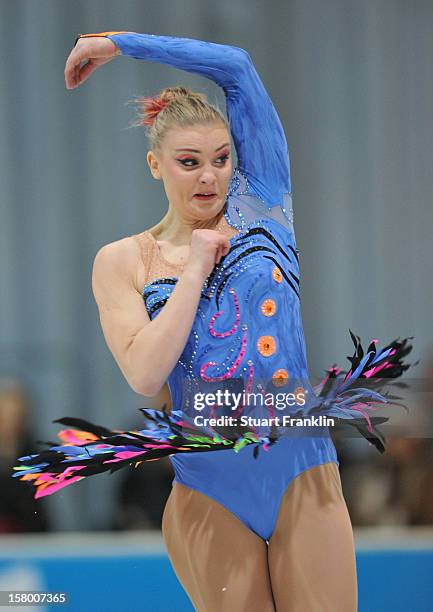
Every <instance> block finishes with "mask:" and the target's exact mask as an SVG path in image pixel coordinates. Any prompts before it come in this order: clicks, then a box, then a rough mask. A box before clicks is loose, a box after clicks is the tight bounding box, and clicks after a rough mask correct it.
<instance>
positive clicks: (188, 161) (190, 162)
mask: <svg viewBox="0 0 433 612" xmlns="http://www.w3.org/2000/svg"><path fill="white" fill-rule="evenodd" d="M228 159H230V155H229V154H226V155H221V157H218V158H217V160H216V161H217V162H219V163H220V164H221V165H224V164H225V163H226V161H227V160H228ZM177 161H178V162H179V163H180V164H181V165H182V166H184V167H185V168H194V167H195V166H198V161H197V160H196V159H194V158H193V157H184V158H182V159H179V158H178V159H177Z"/></svg>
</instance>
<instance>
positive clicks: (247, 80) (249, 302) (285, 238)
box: [15, 32, 411, 540]
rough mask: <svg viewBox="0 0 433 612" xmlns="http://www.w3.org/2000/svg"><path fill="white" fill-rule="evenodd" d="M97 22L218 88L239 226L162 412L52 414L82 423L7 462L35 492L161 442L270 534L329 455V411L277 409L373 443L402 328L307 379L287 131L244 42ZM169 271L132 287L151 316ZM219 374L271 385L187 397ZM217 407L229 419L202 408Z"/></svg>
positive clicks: (180, 465)
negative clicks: (289, 500)
mask: <svg viewBox="0 0 433 612" xmlns="http://www.w3.org/2000/svg"><path fill="white" fill-rule="evenodd" d="M98 35H99V36H107V37H108V38H110V39H111V40H112V41H113V42H114V43H115V45H116V46H117V47H118V49H120V51H121V53H122V54H123V55H129V56H132V57H134V58H137V59H143V60H148V61H154V62H161V63H164V64H169V65H171V66H174V67H177V68H180V69H183V70H187V71H190V72H193V73H196V74H199V75H201V76H205V77H207V78H209V79H211V80H213V81H214V82H215V83H217V84H218V85H219V86H221V87H222V88H223V90H224V92H225V96H226V102H227V114H228V119H229V123H230V130H231V134H232V137H233V140H234V144H235V147H236V152H237V156H238V167H237V169H236V171H235V172H234V175H233V178H232V181H231V185H230V189H229V194H228V197H227V201H226V206H225V213H224V214H225V218H226V220H227V222H228V223H229V225H231V226H233V227H234V228H236V229H237V230H238V231H239V233H238V234H237V235H236V236H234V237H233V238H231V240H230V245H231V248H230V251H229V253H228V254H227V255H226V256H225V257H224V258H222V260H221V262H220V263H219V264H217V265H216V266H215V267H214V269H213V271H212V272H211V274H210V275H209V276H208V278H207V279H206V281H205V283H204V285H203V287H202V292H201V299H200V303H199V306H198V309H197V313H196V316H195V320H194V323H193V326H192V330H191V333H190V336H189V339H188V341H187V344H186V346H185V348H184V350H183V353H182V355H181V357H180V359H179V361H178V363H177V364H176V366H175V368H174V369H173V371H172V372H171V374H170V376H169V379H168V385H169V388H170V392H171V396H172V403H173V410H172V413H171V414H170V415H165V414H163V413H161V412H158V411H154V410H150V409H142V412H143V415H144V417H145V418H146V419H147V421H148V424H149V425H148V428H147V429H143V430H140V431H138V432H113V431H110V430H108V429H106V428H104V427H100V426H96V425H93V424H90V423H88V422H87V421H83V420H81V419H76V418H65V419H60V420H59V421H58V422H61V423H63V424H66V425H72V426H78V427H79V428H80V429H81V430H82V431H81V432H79V431H77V430H66V431H64V432H61V435H60V437H61V439H62V441H63V442H64V443H63V444H62V445H59V446H57V447H51V448H49V449H47V450H46V451H44V452H41V453H38V454H37V455H31V456H29V457H21V458H20V462H21V465H20V466H19V467H17V468H15V469H16V472H15V476H17V477H19V478H21V479H22V480H27V481H30V482H31V483H32V484H33V485H35V486H36V489H37V492H36V497H41V496H43V495H49V494H51V493H53V492H55V491H56V490H58V489H59V488H61V487H63V486H67V485H68V484H71V483H72V482H75V481H78V480H80V479H81V478H83V477H86V476H89V475H92V474H95V473H100V472H102V471H106V470H111V471H113V470H115V469H118V468H120V467H123V466H124V465H133V464H138V463H141V462H143V461H144V462H145V461H147V460H152V459H155V458H158V457H161V456H164V455H169V456H170V459H171V461H172V464H173V467H174V471H175V481H177V482H180V483H182V484H183V485H185V486H188V487H190V488H192V489H195V490H197V491H200V492H201V493H204V494H205V495H207V496H209V497H211V498H212V499H214V500H216V501H217V502H219V503H220V504H222V505H223V506H225V507H226V508H227V509H228V510H230V511H231V512H232V513H233V514H235V515H236V516H237V517H238V518H239V519H240V520H241V521H242V522H243V523H244V524H245V525H246V526H247V527H249V528H250V529H251V530H252V531H254V532H255V533H256V534H257V535H258V536H260V537H261V538H263V539H264V540H269V538H270V537H271V535H272V533H273V530H274V526H275V522H276V519H277V514H278V509H279V506H280V502H281V499H282V496H283V495H284V492H285V491H286V489H287V487H288V486H289V484H290V482H291V481H292V480H293V479H294V478H295V477H296V476H297V475H298V474H300V473H301V472H302V471H304V470H306V469H308V468H311V467H313V466H317V465H320V464H323V463H327V462H335V463H337V464H338V459H337V455H336V450H335V447H334V444H333V441H332V439H331V437H330V434H329V428H328V427H327V426H326V423H325V424H324V425H322V424H319V426H314V427H313V426H312V425H311V426H308V424H307V425H306V426H305V427H302V428H299V429H298V428H297V427H286V426H282V425H281V420H282V417H283V415H286V416H287V417H301V416H302V417H314V416H315V417H319V416H322V417H323V416H327V417H330V418H335V419H338V420H340V421H341V420H342V421H345V422H347V423H349V424H350V425H353V426H354V427H355V428H356V429H357V430H358V431H359V432H360V433H361V434H362V435H364V436H365V437H366V438H367V439H368V440H369V441H370V442H371V443H373V444H375V445H376V446H377V448H378V449H379V450H380V451H383V449H384V446H383V437H382V436H381V434H380V432H379V431H378V430H377V428H376V427H375V425H377V423H380V422H383V421H384V420H386V419H378V418H376V419H374V418H371V417H370V416H369V414H368V410H369V409H370V408H372V404H373V402H385V401H386V399H385V398H384V397H383V396H382V395H381V394H380V393H379V376H381V377H387V378H395V377H396V376H399V375H400V374H401V373H402V372H403V371H404V370H405V369H407V368H408V367H409V365H408V364H403V361H402V358H403V357H404V356H405V355H406V354H407V353H408V352H409V351H410V350H411V346H410V345H408V343H407V339H404V340H403V341H399V340H394V341H393V342H391V343H390V344H389V345H388V346H386V347H385V348H383V349H382V350H377V349H376V342H377V341H372V342H371V343H370V345H369V347H368V350H367V352H366V353H365V354H364V350H363V349H362V347H361V344H360V342H359V338H357V337H356V336H354V335H353V334H352V333H351V336H352V340H353V342H354V344H355V354H354V355H353V357H352V358H351V359H350V361H351V369H350V370H349V371H348V372H342V371H341V370H340V369H338V368H335V367H333V368H331V369H330V370H329V371H328V373H327V376H326V378H325V379H324V380H323V381H322V383H321V384H320V385H318V386H317V387H315V388H314V389H313V387H312V386H311V384H310V383H309V372H308V366H307V359H306V349H305V339H304V333H303V329H302V320H301V308H300V299H299V279H300V274H299V257H298V250H297V248H296V242H295V235H294V231H293V213H292V203H291V183H290V167H289V156H288V150H287V143H286V139H285V136H284V131H283V128H282V126H281V122H280V120H279V118H278V115H277V113H276V110H275V108H274V106H273V104H272V102H271V100H270V98H269V96H268V94H267V92H266V90H265V88H264V86H263V84H262V82H261V80H260V77H259V76H258V74H257V72H256V70H255V68H254V65H253V64H252V61H251V59H250V57H249V55H248V53H246V52H245V51H244V50H242V49H239V48H236V47H231V46H225V45H218V44H213V43H207V42H202V41H196V40H191V39H181V38H172V37H165V36H154V35H147V34H135V33H130V32H120V33H113V32H110V33H107V32H105V33H102V34H98ZM86 36H94V34H93V35H86ZM176 282H177V278H175V277H170V278H161V279H157V280H154V281H152V282H149V283H147V284H146V286H145V287H144V289H143V300H144V305H145V307H146V309H147V312H148V314H149V316H150V318H151V319H155V317H157V316H158V313H159V312H160V311H161V309H162V308H163V307H164V304H165V303H166V301H167V300H168V299H169V297H170V294H171V292H172V290H173V288H174V286H175V284H176ZM367 378H369V379H371V380H372V381H373V382H375V381H378V382H377V384H376V385H373V387H375V388H372V387H370V388H369V389H365V388H361V387H360V386H359V382H360V380H362V379H367ZM380 385H383V382H381V383H380ZM224 388H227V389H229V388H230V389H231V391H232V392H236V393H238V394H241V393H243V392H245V391H246V392H248V393H252V394H255V396H256V397H257V398H259V399H260V398H264V397H265V396H266V397H267V398H268V399H269V396H272V395H273V397H272V398H271V400H270V401H269V403H267V404H266V405H264V404H263V403H262V404H260V402H258V404H259V405H257V403H256V404H254V405H251V404H250V403H249V402H245V401H243V402H241V403H240V404H239V405H238V406H237V407H236V408H234V407H233V405H227V403H223V404H221V405H219V406H217V405H215V404H214V405H212V406H205V407H203V406H201V407H197V405H196V403H195V398H196V397H197V395H196V394H197V393H198V392H199V393H203V392H208V393H210V392H212V391H215V389H224ZM277 393H279V394H281V393H283V394H286V397H287V396H288V395H289V394H290V397H291V398H292V400H293V401H292V402H291V403H290V405H289V404H286V405H285V406H284V408H282V409H281V410H280V408H279V406H278V405H277V396H276V394H277ZM198 416H200V417H201V420H200V421H198V420H197V417H198ZM242 416H243V417H245V419H246V420H245V421H242V419H241V417H242ZM217 417H227V419H229V418H230V417H232V418H233V419H234V421H231V422H230V421H229V420H227V422H225V424H223V425H221V424H215V421H209V420H205V419H210V418H217ZM275 417H276V418H275ZM278 418H279V419H280V420H278ZM272 419H273V420H272ZM311 422H312V421H311ZM313 430H314V431H313ZM219 451H224V452H219Z"/></svg>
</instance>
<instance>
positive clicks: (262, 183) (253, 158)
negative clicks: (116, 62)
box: [79, 32, 291, 207]
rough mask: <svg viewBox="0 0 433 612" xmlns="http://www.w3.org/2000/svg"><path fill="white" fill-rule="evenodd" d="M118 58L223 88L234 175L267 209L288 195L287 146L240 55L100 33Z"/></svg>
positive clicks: (185, 42) (227, 49)
mask: <svg viewBox="0 0 433 612" xmlns="http://www.w3.org/2000/svg"><path fill="white" fill-rule="evenodd" d="M93 36H103V37H106V38H109V39H110V40H111V41H112V42H113V43H114V44H115V45H116V47H117V48H118V49H119V50H120V52H121V54H122V55H129V56H131V57H134V58H136V59H141V60H147V61H150V62H160V63H162V64H167V65H170V66H173V67H175V68H180V69H181V70H186V71H188V72H192V73H194V74H199V75H201V76H203V77H206V78H208V79H211V80H212V81H214V82H215V83H216V84H217V85H219V86H220V87H222V88H223V90H224V92H225V96H226V102H227V115H228V119H229V123H230V130H231V133H232V136H233V140H234V144H235V147H236V153H237V156H238V167H239V170H240V171H241V172H242V174H244V175H245V176H246V178H247V179H248V182H249V185H250V189H251V190H252V191H253V192H254V193H255V194H256V195H257V196H258V197H259V198H261V199H262V200H264V201H265V202H266V204H267V205H268V206H269V207H272V206H275V205H281V202H282V200H283V195H284V194H287V193H290V192H291V184H290V164H289V154H288V149H287V142H286V138H285V135H284V130H283V128H282V125H281V122H280V119H279V117H278V114H277V112H276V110H275V108H274V105H273V104H272V101H271V99H270V97H269V95H268V93H267V92H266V89H265V88H264V85H263V83H262V81H261V79H260V77H259V75H258V73H257V71H256V69H255V67H254V64H253V63H252V61H251V58H250V56H249V55H248V53H247V52H246V51H244V50H243V49H240V48H238V47H232V46H230V45H220V44H216V43H210V42H204V41H199V40H194V39H189V38H175V37H170V36H156V35H153V34H136V33H134V32H102V33H98V34H84V35H81V36H80V37H79V38H87V37H93Z"/></svg>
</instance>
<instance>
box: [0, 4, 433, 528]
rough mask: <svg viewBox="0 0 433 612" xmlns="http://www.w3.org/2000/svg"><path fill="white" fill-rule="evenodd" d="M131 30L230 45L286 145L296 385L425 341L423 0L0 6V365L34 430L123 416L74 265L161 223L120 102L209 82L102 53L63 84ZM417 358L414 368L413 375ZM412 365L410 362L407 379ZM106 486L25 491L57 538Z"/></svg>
mask: <svg viewBox="0 0 433 612" xmlns="http://www.w3.org/2000/svg"><path fill="white" fill-rule="evenodd" d="M106 30H132V31H138V32H148V33H155V34H166V35H173V36H176V35H177V36H187V37H192V38H199V39H204V40H212V41H215V42H219V43H227V44H233V45H237V46H241V47H244V48H246V49H247V50H248V51H249V52H250V54H251V56H252V58H253V60H254V61H255V63H256V66H257V69H258V70H259V72H260V74H261V76H262V78H263V81H264V82H265V84H266V86H267V88H268V90H269V93H270V95H271V97H272V99H273V101H274V103H275V105H276V107H277V109H278V111H279V113H280V115H281V119H282V121H283V124H284V126H285V129H286V133H287V139H288V142H289V148H290V154H291V168H292V181H293V193H294V209H295V228H296V237H297V241H298V246H299V248H300V249H301V257H302V259H301V264H302V274H303V282H302V299H303V316H304V324H305V333H306V337H307V345H308V351H309V353H308V354H309V362H310V368H311V371H312V374H313V375H317V376H319V375H321V374H322V372H323V370H324V369H325V368H326V367H328V366H329V365H331V364H332V363H333V362H334V361H337V362H339V364H341V365H347V363H348V362H347V361H346V360H345V356H346V355H348V354H351V353H352V344H351V341H350V337H349V332H348V329H349V328H350V329H352V330H353V331H355V332H356V333H359V334H360V335H361V338H362V339H363V341H364V342H367V341H368V340H369V339H370V338H372V337H378V338H380V340H381V341H382V342H388V341H389V340H391V339H393V338H394V337H396V336H398V335H401V336H407V335H414V336H415V347H416V349H415V353H414V358H413V359H412V361H413V360H414V359H415V356H416V357H417V358H421V359H422V360H423V362H424V363H425V361H426V360H427V359H428V357H429V355H430V351H431V349H432V340H433V338H432V336H433V334H432V300H433V257H432V247H431V237H432V229H433V187H432V141H433V104H432V96H431V92H432V91H433V88H432V86H433V21H432V19H431V3H430V2H429V1H428V0H413V1H412V2H410V3H408V2H405V1H404V0H359V1H356V2H355V1H354V0H327V2H321V1H320V0H302V1H301V0H293V1H288V0H286V1H284V0H281V1H278V0H271V1H267V2H264V1H262V2H259V1H256V0H230V1H228V0H220V1H219V2H218V3H217V2H203V1H200V0H183V1H182V2H170V1H168V0H160V1H159V2H147V1H142V2H139V1H138V0H122V2H120V1H115V0H85V1H84V0H75V1H74V2H69V1H68V0H14V2H11V1H8V0H2V1H1V2H0V31H1V36H0V87H1V94H0V105H1V106H0V138H1V142H0V202H1V213H0V276H1V300H0V322H1V337H0V373H1V374H12V375H18V376H23V377H24V379H25V380H26V381H27V382H28V384H29V385H30V387H31V390H32V391H33V393H34V395H35V405H34V408H33V414H32V422H33V427H34V429H35V432H36V435H37V437H38V438H42V439H54V436H55V431H56V430H57V426H54V425H52V424H51V421H52V420H53V419H55V418H59V417H62V416H65V415H67V414H68V415H76V416H84V417H88V418H91V419H92V420H93V421H95V422H100V423H103V424H106V425H110V426H113V427H119V428H121V427H129V426H137V425H139V424H140V422H141V421H140V416H139V413H138V411H137V408H138V407H139V406H142V405H145V402H144V398H141V397H140V396H137V395H135V394H134V393H133V392H132V391H131V390H130V389H129V387H128V385H127V383H126V382H125V381H124V379H123V377H122V375H121V373H120V371H119V370H118V368H117V366H116V364H115V362H114V360H113V358H112V356H111V354H110V353H109V351H108V349H107V347H106V345H105V342H104V339H103V336H102V332H101V329H100V326H99V320H98V315H97V309H96V305H95V303H94V301H93V296H92V291H91V268H92V263H93V258H94V255H95V253H96V251H97V250H98V249H99V247H100V246H102V245H103V244H105V243H108V242H111V241H113V240H117V239H119V238H121V237H123V236H127V235H130V234H134V233H137V232H139V231H142V230H143V229H145V228H147V227H150V226H151V225H153V224H154V223H156V222H157V221H158V220H159V219H160V218H161V217H162V215H163V214H164V211H165V207H166V200H165V196H164V192H163V190H162V186H161V184H160V183H157V182H155V181H153V179H152V178H151V177H150V174H149V173H148V172H147V168H146V165H145V154H146V151H147V148H146V147H147V145H146V141H145V138H144V134H143V133H142V132H141V131H140V130H138V129H134V130H133V129H128V124H129V123H130V121H131V120H132V119H133V117H134V114H133V108H132V106H130V105H127V104H126V102H127V101H128V100H131V99H132V98H133V97H134V96H135V95H143V94H153V93H156V92H157V91H158V90H159V89H161V88H162V87H165V86H167V85H169V84H178V83H184V84H186V85H188V86H193V87H197V88H199V89H200V90H202V91H205V92H207V93H208V94H209V95H210V96H211V97H212V98H213V99H216V100H217V101H219V102H220V103H222V100H223V98H222V96H221V93H220V92H219V91H218V89H217V88H216V87H215V86H214V85H213V84H212V83H210V82H209V81H206V80H204V79H200V78H198V77H194V76H192V75H189V74H186V73H185V74H184V73H181V72H177V71H175V70H174V69H171V68H168V67H164V66H158V65H155V64H151V63H149V64H147V63H145V62H139V61H135V60H132V59H130V58H123V57H120V58H116V60H115V61H113V62H112V63H111V64H109V65H108V66H105V67H103V68H102V69H101V70H99V71H98V72H97V73H96V74H95V75H94V76H93V77H92V78H91V79H90V80H89V81H88V82H87V83H86V84H85V85H84V86H82V87H81V88H79V89H78V90H74V91H67V90H66V89H65V87H64V80H63V68H64V62H65V60H66V57H67V55H68V53H69V51H70V49H71V47H72V46H73V43H74V40H75V37H76V35H77V34H79V33H82V32H83V33H84V32H98V31H106ZM423 362H422V363H421V364H420V366H419V368H421V366H422V364H423ZM419 371H421V370H419ZM118 478H119V475H118V474H115V475H113V476H111V477H109V476H99V477H98V478H94V479H90V480H89V481H88V482H87V481H83V482H81V483H79V484H78V485H75V486H74V487H71V488H70V489H66V490H64V491H63V492H61V493H58V494H56V495H55V496H53V498H52V499H50V498H48V499H45V500H42V501H41V503H43V504H44V505H45V506H46V507H47V508H48V509H49V511H50V514H51V517H52V520H53V524H54V526H55V528H56V529H77V528H82V527H87V528H88V527H93V528H101V527H103V526H105V525H106V524H107V521H109V520H110V516H111V511H112V504H113V495H114V493H113V491H114V490H115V487H116V483H118V482H119V481H118Z"/></svg>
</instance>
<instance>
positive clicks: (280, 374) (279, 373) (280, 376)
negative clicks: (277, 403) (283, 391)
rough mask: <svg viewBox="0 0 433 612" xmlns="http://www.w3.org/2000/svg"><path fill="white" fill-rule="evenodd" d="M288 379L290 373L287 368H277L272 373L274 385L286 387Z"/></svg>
mask: <svg viewBox="0 0 433 612" xmlns="http://www.w3.org/2000/svg"><path fill="white" fill-rule="evenodd" d="M288 380H289V373H288V371H287V370H284V369H283V368H280V369H279V370H276V371H275V372H274V373H273V374H272V384H273V385H274V387H284V385H285V384H287V381H288Z"/></svg>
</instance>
